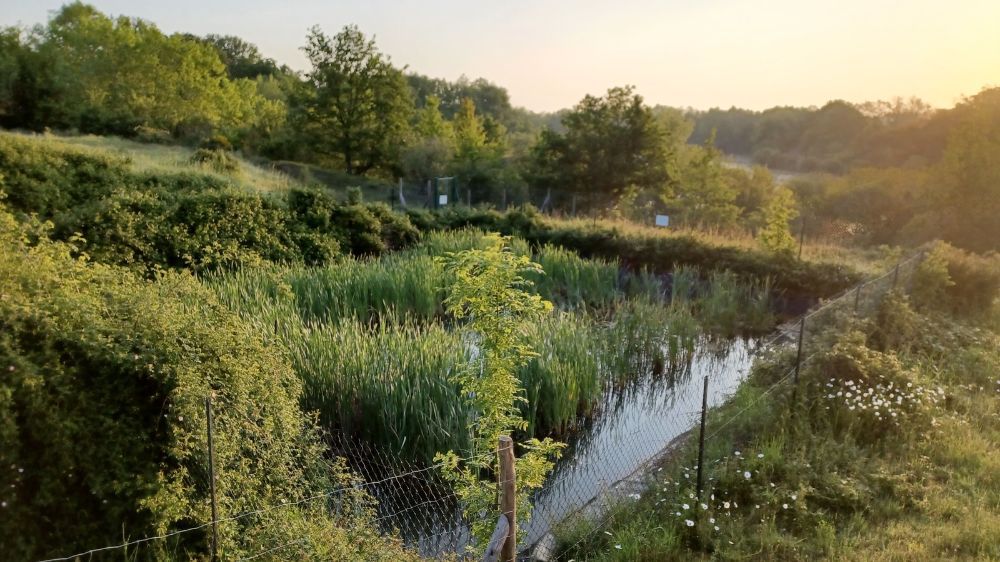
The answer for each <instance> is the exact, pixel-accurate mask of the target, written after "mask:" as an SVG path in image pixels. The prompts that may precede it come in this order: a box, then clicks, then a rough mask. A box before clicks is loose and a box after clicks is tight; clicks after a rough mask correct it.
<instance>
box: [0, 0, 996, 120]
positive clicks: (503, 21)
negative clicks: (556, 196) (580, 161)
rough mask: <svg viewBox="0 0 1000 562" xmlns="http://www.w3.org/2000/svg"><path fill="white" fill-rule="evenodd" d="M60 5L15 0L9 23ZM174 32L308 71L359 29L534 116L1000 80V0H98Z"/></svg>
mask: <svg viewBox="0 0 1000 562" xmlns="http://www.w3.org/2000/svg"><path fill="white" fill-rule="evenodd" d="M63 3H64V2H62V1H59V0H54V1H53V0H29V1H24V0H18V1H15V0H0V25H13V24H24V25H33V24H35V23H41V22H45V21H46V20H47V19H48V17H49V15H50V14H51V12H52V11H53V10H56V9H58V8H59V7H60V6H61V5H62V4H63ZM89 3H91V4H93V5H94V6H96V7H97V8H98V9H100V10H101V11H102V12H104V13H107V14H112V15H128V16H134V17H141V18H143V19H146V20H150V21H152V22H153V23H155V24H156V25H157V26H158V27H159V28H160V29H162V30H163V31H165V32H168V33H172V32H177V31H183V32H191V33H195V34H198V35H204V34H208V33H217V34H223V35H237V36H240V37H242V38H243V39H246V40H248V41H250V42H252V43H255V44H256V45H257V46H258V47H259V48H260V49H261V51H262V52H263V53H264V54H265V55H266V56H268V57H271V58H273V59H275V60H277V61H278V62H279V63H283V64H288V65H289V66H291V67H292V68H295V69H297V70H307V69H308V61H307V60H306V57H305V55H304V54H303V53H302V51H301V49H300V47H301V46H302V45H303V44H304V42H305V35H306V33H307V31H308V29H309V28H310V27H312V26H313V25H319V26H320V27H321V28H322V29H323V30H324V31H325V32H326V33H328V34H334V33H336V32H337V31H338V30H339V29H340V28H342V27H343V26H344V25H347V24H351V23H353V24H357V25H358V26H359V27H360V28H361V30H362V31H363V32H365V33H366V34H369V35H372V34H373V35H375V38H376V41H377V43H378V46H379V48H380V49H381V50H382V51H383V52H385V53H387V54H388V55H389V56H390V57H391V58H392V60H393V62H394V63H396V64H397V65H400V66H402V65H406V66H407V67H408V69H409V70H411V71H415V72H419V73H421V74H426V75H429V76H432V77H439V78H447V79H449V80H454V79H456V78H458V77H459V76H461V75H463V74H464V75H466V76H468V77H470V78H476V77H480V76H481V77H484V78H486V79H488V80H490V81H492V82H494V83H496V84H498V85H500V86H503V87H505V88H507V90H508V91H509V93H510V97H511V102H512V103H513V104H514V105H516V106H522V107H526V108H528V109H531V110H534V111H554V110H557V109H561V108H565V107H570V106H572V105H573V104H575V103H576V102H578V101H579V100H580V99H581V98H582V97H583V96H584V95H586V94H595V95H600V94H603V93H604V92H605V91H606V90H607V89H608V88H610V87H612V86H621V85H626V84H631V85H634V86H636V88H637V90H638V92H639V93H640V94H642V95H643V96H644V97H645V99H646V101H647V103H650V104H653V105H655V104H664V105H671V106H677V107H693V108H697V109H707V108H709V107H730V106H737V107H745V108H749V109H764V108H767V107H772V106H775V105H796V106H821V105H823V103H825V102H826V101H828V100H831V99H843V100H847V101H850V102H863V101H868V100H876V99H890V98H893V97H895V96H903V97H910V96H917V97H920V98H922V99H923V100H924V101H926V102H928V103H930V104H931V105H933V106H936V107H950V106H952V105H954V104H955V103H956V102H957V101H960V100H961V98H962V96H964V95H972V94H975V93H977V92H979V91H980V90H981V89H982V88H984V87H988V86H997V85H1000V0H950V1H942V0H893V1H889V0H837V1H831V0H823V1H815V0H769V1H768V0H756V1H749V0H744V1H738V0H660V1H652V0H617V1H611V0H575V1H553V0H493V1H491V2H482V1H480V2H477V1H468V0H466V1H463V2H459V1H452V0H422V1H420V2H416V1H403V0H400V1H396V2H390V1H387V0H363V1H354V2H346V1H343V0H325V1H320V0H308V1H294V0H286V1H284V2H277V1H264V0H238V1H237V0H216V1H213V0H198V1H195V0H169V1H164V0H153V1H148V0H91V1H90V2H89Z"/></svg>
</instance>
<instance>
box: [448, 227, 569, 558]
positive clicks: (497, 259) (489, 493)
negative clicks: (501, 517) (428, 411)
mask: <svg viewBox="0 0 1000 562" xmlns="http://www.w3.org/2000/svg"><path fill="white" fill-rule="evenodd" d="M488 236H489V245H488V246H487V248H486V249H484V250H465V251H462V252H458V253H456V254H453V255H451V256H450V257H449V260H448V262H447V270H448V272H449V273H451V274H452V275H453V276H454V278H455V281H454V282H453V284H452V285H451V286H450V288H449V294H448V298H447V299H446V301H445V303H446V305H447V307H448V310H449V311H451V313H452V314H453V315H454V316H455V318H456V319H457V320H459V321H461V320H464V321H465V323H464V324H463V332H464V333H465V334H468V336H469V344H470V345H473V346H475V349H474V351H473V350H470V351H469V352H468V355H469V357H468V359H467V361H466V362H465V364H464V365H462V366H461V367H460V368H459V370H458V372H457V374H456V376H455V381H456V382H457V383H458V385H459V387H460V388H461V391H462V394H463V395H464V396H465V397H466V400H467V401H468V403H469V405H470V406H471V409H472V411H473V412H475V413H476V417H475V419H474V420H472V421H470V422H469V430H470V432H471V435H472V449H471V452H472V454H473V455H475V456H473V457H472V458H466V459H464V460H461V459H460V457H459V455H457V454H456V453H455V452H454V451H449V452H448V453H442V454H438V455H437V456H436V457H435V461H437V462H441V463H442V464H443V466H442V473H443V474H444V477H445V478H446V479H447V480H449V481H450V482H452V483H453V485H454V486H455V490H456V494H457V495H458V497H459V499H460V500H461V501H462V503H463V509H464V510H465V513H466V514H467V516H468V517H469V519H470V521H471V526H472V534H473V536H474V537H475V538H476V539H477V541H478V543H479V546H483V545H485V544H486V542H488V538H489V536H490V534H491V532H492V527H493V520H492V518H489V517H487V518H485V519H484V518H482V517H479V516H478V515H479V514H480V513H482V512H484V511H485V512H486V513H490V512H491V511H492V508H493V506H494V505H496V501H497V499H496V498H497V491H498V490H497V484H495V483H493V482H489V481H483V480H481V479H480V474H481V473H482V471H488V472H492V473H494V474H498V473H499V458H498V455H493V454H489V453H488V451H493V450H495V449H496V446H497V443H498V442H499V438H500V436H502V435H510V433H511V432H513V431H515V430H524V429H526V428H527V422H526V421H525V420H524V419H522V417H521V415H520V410H519V409H518V402H519V401H524V400H525V398H524V396H523V392H524V389H523V388H521V383H520V381H519V380H518V378H517V376H516V372H517V369H518V368H520V367H523V366H524V365H525V364H527V362H528V361H529V360H530V359H531V358H532V357H534V356H535V353H534V352H533V351H532V350H531V348H530V346H529V345H528V343H527V341H526V338H525V336H526V334H525V331H524V330H525V325H526V324H527V323H529V322H531V321H533V320H537V319H539V318H541V317H542V316H544V315H545V314H547V313H548V312H550V311H551V310H552V304H551V303H549V302H547V301H544V300H542V299H541V298H540V297H538V296H537V295H532V294H530V293H528V292H527V291H526V290H525V289H526V288H527V287H529V286H530V282H529V281H527V280H526V279H525V278H524V277H523V274H524V273H526V272H529V271H531V272H539V271H540V268H539V266H538V265H537V264H534V263H532V262H531V260H530V259H528V258H527V257H525V256H517V255H515V254H514V253H512V252H511V251H510V249H509V248H508V247H507V246H506V243H505V241H504V239H503V238H501V237H500V236H498V235H488ZM523 446H524V448H525V449H526V451H525V452H524V453H523V454H522V455H521V456H520V457H519V458H518V459H517V460H516V468H515V470H516V476H517V483H516V487H517V491H518V498H517V500H518V501H517V503H518V505H521V506H522V507H521V509H520V510H519V513H520V514H521V516H522V517H524V515H527V514H530V507H529V506H530V503H529V501H528V498H529V497H530V493H531V491H532V490H536V489H538V488H540V487H541V486H542V484H543V483H544V481H545V476H546V474H548V472H549V471H550V470H551V469H552V466H553V462H552V461H551V460H549V458H550V457H553V456H558V455H559V452H560V449H561V448H562V447H563V446H564V445H563V444H562V443H559V442H556V441H553V440H551V439H550V438H545V439H543V440H541V441H539V440H538V439H529V440H528V441H527V442H525V443H524V444H523ZM484 457H485V458H484Z"/></svg>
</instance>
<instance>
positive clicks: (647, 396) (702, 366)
mask: <svg viewBox="0 0 1000 562" xmlns="http://www.w3.org/2000/svg"><path fill="white" fill-rule="evenodd" d="M757 346H758V342H757V341H756V340H751V339H734V340H726V341H710V340H708V339H707V338H703V339H702V340H701V341H700V342H699V344H698V345H697V347H696V349H695V351H694V353H693V354H692V355H691V356H690V360H689V361H687V362H686V363H684V364H682V365H680V366H677V367H675V368H674V369H670V370H667V371H666V372H663V373H658V374H654V373H652V372H650V373H645V374H643V375H641V376H638V377H632V378H631V381H630V382H629V383H628V384H625V385H622V386H615V387H611V388H609V389H607V390H606V391H605V393H604V395H603V398H602V401H601V405H600V408H598V410H597V414H596V415H595V416H594V417H593V418H592V419H591V420H590V422H589V423H588V424H587V425H585V426H584V427H583V428H582V429H581V430H580V431H578V432H577V433H576V435H575V436H574V437H573V438H572V439H571V440H570V444H569V447H568V448H567V451H566V453H565V454H564V455H563V457H562V458H561V459H560V460H559V462H558V463H557V465H556V467H555V470H554V471H553V472H552V474H551V475H550V476H549V478H548V480H547V481H546V484H545V486H544V487H543V488H542V489H541V490H540V491H539V492H538V493H536V494H535V497H534V509H533V512H532V518H531V522H530V523H529V524H528V525H527V527H526V528H525V529H524V532H525V535H524V539H523V540H522V543H523V544H522V545H520V546H522V547H525V546H531V545H534V544H535V543H537V542H538V541H539V540H541V539H542V538H543V537H544V536H545V535H546V534H547V533H548V532H549V531H550V530H551V528H552V526H553V525H555V524H557V523H558V522H560V521H562V520H563V519H565V518H566V517H568V516H570V515H572V514H574V513H576V512H578V511H579V510H581V509H584V508H585V507H586V506H588V505H589V504H592V503H593V502H595V501H598V500H600V499H601V498H602V497H603V496H604V495H605V494H606V493H608V490H609V489H610V488H611V487H612V486H614V485H615V484H616V483H619V482H621V481H623V480H628V479H630V477H636V476H641V474H642V473H643V472H644V469H646V468H647V466H646V465H648V464H650V461H652V460H655V459H657V458H659V457H660V455H661V454H662V453H663V452H664V450H666V449H669V445H670V444H671V443H672V442H674V441H675V440H676V439H677V438H678V437H679V436H681V435H682V434H684V433H685V432H687V431H689V430H691V429H692V428H694V427H696V425H697V423H698V419H699V415H700V410H701V400H702V388H703V386H702V385H703V381H704V377H706V376H707V377H708V380H709V393H708V405H709V407H710V408H711V407H712V406H715V405H718V404H721V403H722V402H724V401H725V400H726V399H727V398H728V396H730V395H731V394H732V393H733V392H734V391H735V390H736V389H737V387H738V386H739V385H740V383H741V382H742V381H743V380H744V378H745V377H746V375H747V373H748V372H749V370H750V367H751V364H752V361H753V354H754V351H755V349H756V348H757ZM691 464H692V466H693V465H694V464H695V462H694V459H692V462H691ZM369 480H371V478H369ZM370 490H371V491H372V493H373V495H374V496H375V497H376V499H378V500H379V502H380V504H379V508H378V515H377V517H378V523H379V524H380V525H381V526H382V528H383V530H386V531H389V530H392V529H398V530H399V532H400V535H401V537H402V538H403V540H404V541H405V542H406V543H407V544H409V545H412V546H414V547H416V548H417V549H418V550H419V552H420V553H421V554H423V555H426V556H436V555H440V554H442V553H446V552H455V551H457V550H462V549H463V548H464V546H465V545H466V544H467V542H468V540H469V533H468V529H467V527H466V526H465V525H464V524H463V523H462V519H461V516H460V511H459V508H458V505H457V502H456V501H455V498H454V495H453V494H451V493H450V492H449V491H448V490H447V488H446V487H444V486H443V485H442V484H441V483H440V479H439V478H438V477H437V474H436V472H435V471H433V470H424V471H421V472H419V473H418V474H416V475H414V476H412V477H407V478H406V479H394V480H391V481H389V482H387V483H385V484H379V485H374V486H372V487H371V488H370ZM485 515H487V516H488V517H490V518H495V517H496V515H489V514H485Z"/></svg>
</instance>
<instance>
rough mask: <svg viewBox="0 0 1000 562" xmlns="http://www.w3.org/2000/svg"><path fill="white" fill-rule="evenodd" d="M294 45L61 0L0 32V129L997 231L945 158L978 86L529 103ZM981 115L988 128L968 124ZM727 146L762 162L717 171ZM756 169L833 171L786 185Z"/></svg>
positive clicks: (561, 198)
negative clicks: (274, 49) (778, 97)
mask: <svg viewBox="0 0 1000 562" xmlns="http://www.w3.org/2000/svg"><path fill="white" fill-rule="evenodd" d="M303 51H304V52H305V53H306V55H307V57H308V60H309V63H310V69H309V70H307V71H305V72H296V71H293V70H292V69H290V68H288V67H286V66H281V65H279V64H278V63H276V62H275V61H274V60H272V59H269V58H267V57H266V56H264V55H263V54H262V53H260V51H259V50H258V49H257V47H256V46H254V45H253V44H251V43H249V42H247V41H244V40H242V39H240V38H238V37H232V36H218V35H208V36H205V37H198V36H194V35H190V34H173V35H166V34H164V33H162V32H161V31H159V30H158V29H157V28H156V26H155V25H153V24H151V23H149V22H146V21H143V20H140V19H135V18H128V17H124V16H120V17H116V18H111V17H109V16H107V15H104V14H102V13H101V12H99V11H98V10H96V9H95V8H93V7H92V6H89V5H86V4H82V3H80V2H75V3H73V4H69V5H66V6H64V7H63V8H62V9H61V10H60V11H59V12H57V13H56V14H55V15H54V16H53V17H52V18H51V19H50V20H49V22H48V23H47V24H45V25H37V26H35V27H33V28H30V29H22V28H4V29H2V30H0V70H2V72H0V126H3V127H7V128H24V129H32V130H43V129H46V128H52V129H56V130H67V131H80V132H85V133H95V134H114V135H122V136H128V137H135V138H139V139H140V140H147V141H155V142H182V143H188V144H195V145H197V144H202V145H205V144H206V142H207V143H208V146H209V147H210V148H214V149H218V148H219V147H230V146H232V147H235V148H237V149H239V150H241V151H243V152H244V153H245V154H250V155H258V156H262V157H265V158H268V159H271V160H292V161H297V162H305V163H309V164H314V165H318V166H322V167H326V168H332V169H337V170H343V171H346V172H347V173H349V174H352V175H355V176H366V177H374V178H383V179H385V180H394V179H396V178H404V179H406V180H407V181H409V182H413V183H417V184H420V185H423V184H425V183H427V182H430V181H433V180H434V179H435V178H441V177H449V178H453V179H452V181H454V182H457V183H458V184H459V185H461V187H462V189H463V191H465V190H468V191H469V193H470V194H473V195H474V197H473V199H474V200H475V201H479V202H488V201H489V202H497V201H499V200H500V199H501V197H500V196H499V193H500V192H501V190H502V191H503V192H504V193H506V192H507V190H511V189H513V190H521V191H522V192H525V191H529V190H531V191H534V192H536V193H541V194H544V196H545V201H546V202H547V203H548V204H549V205H551V206H556V207H559V208H562V209H573V210H574V211H577V212H602V213H610V214H612V215H615V216H619V217H622V218H631V219H639V220H642V221H644V222H648V221H649V220H650V219H651V217H652V215H653V214H656V213H666V214H669V215H670V217H671V224H672V225H681V226H689V227H708V228H714V229H731V228H740V229H744V230H750V231H751V232H752V233H754V234H755V235H757V236H758V237H759V238H760V239H761V240H767V241H768V242H766V245H767V246H768V247H770V248H772V249H775V250H777V251H786V252H787V251H789V250H790V249H791V247H792V246H793V245H794V243H793V241H792V239H791V236H790V234H789V232H788V225H789V221H790V220H792V219H794V218H795V217H796V216H798V215H799V214H800V213H805V214H808V215H809V217H808V219H804V220H812V221H814V222H815V223H817V224H819V225H820V226H821V227H822V228H821V229H820V228H817V224H814V225H813V227H814V230H815V231H818V230H823V231H824V232H826V233H828V234H832V235H843V236H845V237H846V238H850V239H852V240H854V241H861V242H865V243H897V242H900V241H904V240H905V241H913V240H917V241H919V240H921V239H926V238H928V237H934V236H938V235H940V234H941V233H947V235H948V236H950V237H951V240H952V241H954V242H956V243H959V244H965V245H966V246H967V247H975V248H977V249H981V248H989V247H995V245H996V243H995V242H990V241H989V240H990V239H989V238H988V237H980V236H979V235H977V234H975V233H971V232H964V230H968V229H967V228H966V227H965V226H963V225H964V224H973V223H975V224H977V225H979V227H981V229H985V232H989V233H992V232H994V231H995V223H996V221H992V222H991V221H990V219H989V217H988V216H985V213H986V211H985V210H989V209H993V208H994V206H995V205H994V203H993V202H994V201H995V200H996V197H995V196H993V194H994V193H995V189H996V188H995V184H994V183H991V182H992V180H984V179H983V178H984V177H988V176H990V174H991V173H993V172H989V171H986V172H984V173H983V174H974V173H971V172H969V170H968V165H959V164H957V163H956V162H960V161H965V160H966V157H967V156H968V155H969V154H975V155H977V157H982V158H985V159H986V160H985V161H980V160H976V161H975V162H976V165H982V166H986V168H985V169H987V170H988V169H989V165H990V164H991V163H992V162H991V161H990V160H991V159H990V158H988V156H987V152H988V151H986V152H983V150H982V149H981V147H978V143H981V142H986V143H987V144H989V143H990V142H992V141H990V140H989V139H990V138H991V137H990V134H989V133H988V131H989V130H994V129H989V127H993V126H995V125H993V124H991V123H992V121H990V120H989V118H988V117H989V115H992V114H991V113H990V111H992V110H991V109H989V108H990V107H992V106H991V104H992V103H994V102H992V101H991V100H992V99H993V98H995V97H996V95H995V92H994V93H991V92H992V91H985V92H983V93H982V94H980V95H979V96H975V97H973V98H969V99H968V100H966V101H965V102H963V103H961V104H959V105H958V106H956V108H954V109H952V110H937V111H935V110H932V109H930V108H929V107H928V106H927V105H926V104H924V103H923V102H920V101H919V100H895V101H893V102H875V103H869V104H862V105H852V104H849V103H846V102H843V101H833V102H830V103H828V104H826V105H825V106H824V107H822V108H819V109H816V108H788V107H782V108H773V109H770V110H767V111H763V112H752V111H747V110H740V109H735V108H733V109H729V110H718V109H713V110H709V111H706V112H695V111H690V110H689V111H683V110H679V109H675V108H669V107H663V106H656V107H651V106H650V105H648V104H647V103H646V102H645V101H644V100H643V98H642V96H640V95H639V94H638V93H637V92H636V91H635V89H634V88H632V87H629V86H623V87H613V88H610V89H609V90H608V91H607V92H606V93H604V94H603V95H587V96H585V97H584V98H583V99H582V100H581V101H580V102H579V103H577V104H576V105H574V106H573V107H572V108H569V109H566V110H563V111H560V112H558V113H556V114H536V113H532V112H530V111H527V110H524V109H521V108H515V107H513V106H512V104H511V102H510V99H509V96H508V93H507V91H506V90H505V89H504V88H502V87H500V86H497V85H495V84H493V83H490V82H489V81H487V80H485V79H481V78H480V79H476V80H469V79H467V78H464V77H463V78H461V79H459V80H457V81H454V82H451V81H447V80H442V79H435V78H430V77H427V76H423V75H420V74H417V73H414V72H412V71H410V70H409V69H407V68H405V67H400V66H399V65H396V64H394V63H393V61H392V60H391V58H390V57H389V56H388V55H386V54H385V53H383V52H381V51H380V50H379V48H378V46H377V44H376V43H375V41H374V39H373V38H371V37H368V36H366V35H365V34H364V33H363V32H362V31H361V30H360V29H358V28H357V27H356V26H350V25H349V26H346V27H344V28H342V29H341V30H340V31H339V32H337V33H336V34H333V35H328V34H327V33H325V32H324V31H323V30H322V29H321V28H319V27H314V28H312V29H311V30H309V32H308V34H307V36H306V37H305V45H304V46H303ZM983 112H985V113H983ZM982 116H986V117H987V119H986V123H987V124H986V125H985V126H986V127H987V130H984V131H981V132H980V133H974V132H970V131H971V129H970V128H974V127H973V126H974V125H975V123H977V122H978V121H979V120H980V118H981V117H982ZM963 131H964V132H963ZM970 135H971V136H970ZM977 135H978V137H977ZM220 137H222V141H221V142H220V141H219V138H220ZM973 137H975V138H973ZM963 139H964V140H963ZM725 153H729V154H732V155H740V156H745V157H747V158H749V159H750V160H751V161H752V162H755V163H757V164H758V165H759V166H758V167H754V168H751V169H741V168H734V167H732V166H729V165H727V162H726V159H725V158H724V154H725ZM992 160H995V159H992ZM949 162H951V164H949ZM762 166H768V167H771V168H787V169H795V170H807V171H825V172H828V173H836V174H838V175H836V176H834V175H827V176H813V177H810V178H806V179H803V180H797V181H795V182H792V183H791V185H789V186H788V187H785V186H781V185H779V184H778V182H776V181H775V179H774V177H773V176H772V175H771V174H770V173H769V172H768V171H767V169H766V168H765V167H762ZM890 168H891V171H890ZM959 168H961V169H959ZM963 174H964V175H963ZM926 178H933V179H928V180H927V181H924V180H925V179H926ZM956 178H964V179H961V180H958V179H956ZM928 181H929V182H930V184H929V183H927V182H928ZM956 182H962V185H961V186H958V185H957V184H956ZM931 184H933V185H931ZM789 188H791V189H789ZM945 190H950V192H949V194H945V193H944V191H945ZM957 193H962V194H964V195H963V196H957V195H956V194H957ZM970 193H971V195H970ZM970 201H971V202H975V204H976V205H978V206H977V207H975V208H970V207H969V204H970V203H969V202H970ZM970 215H974V216H975V217H978V218H975V220H974V221H972V222H969V223H967V222H966V220H965V219H966V218H968V217H969V216H970ZM991 229H992V230H991ZM959 231H963V232H959ZM848 235H849V236H848ZM998 238H1000V237H995V238H993V240H996V239H998ZM980 239H981V240H980ZM961 240H965V242H962V241H961Z"/></svg>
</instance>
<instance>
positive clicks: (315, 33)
mask: <svg viewBox="0 0 1000 562" xmlns="http://www.w3.org/2000/svg"><path fill="white" fill-rule="evenodd" d="M304 50H305V52H306V55H307V56H308V57H309V62H310V63H311V64H312V70H311V71H310V73H309V74H308V79H309V84H310V86H311V87H312V89H311V90H309V91H308V92H307V93H306V94H305V99H304V100H303V102H302V109H301V113H300V114H299V115H298V116H297V119H299V120H301V122H302V124H303V126H304V132H305V135H306V137H307V138H308V139H310V145H309V146H310V150H311V151H312V152H314V153H315V154H317V155H319V156H322V157H329V158H332V159H333V161H334V162H335V163H336V164H337V165H338V166H342V167H343V169H344V170H345V171H347V173H349V174H359V175H364V174H366V173H368V172H369V171H375V170H377V169H382V170H388V169H391V168H392V167H393V166H394V165H395V163H396V160H397V158H398V151H399V148H400V146H402V144H403V140H404V134H405V132H406V128H407V122H408V120H409V118H410V113H411V112H412V110H413V101H412V100H411V99H410V92H409V88H408V87H407V85H406V80H405V78H404V77H403V73H402V72H400V71H399V70H398V69H396V68H395V67H394V66H393V65H392V62H391V61H390V60H389V58H388V57H387V56H385V55H383V54H382V53H381V52H379V50H378V49H377V47H376V46H375V41H374V40H371V39H368V38H366V37H365V36H364V34H362V33H361V31H360V30H359V29H358V28H357V27H355V26H346V27H344V29H343V30H341V31H340V33H338V34H337V35H335V36H334V37H328V36H326V35H324V34H323V32H322V31H321V30H320V29H319V27H313V28H312V29H311V30H310V31H309V36H308V37H307V42H306V46H305V47H304Z"/></svg>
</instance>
